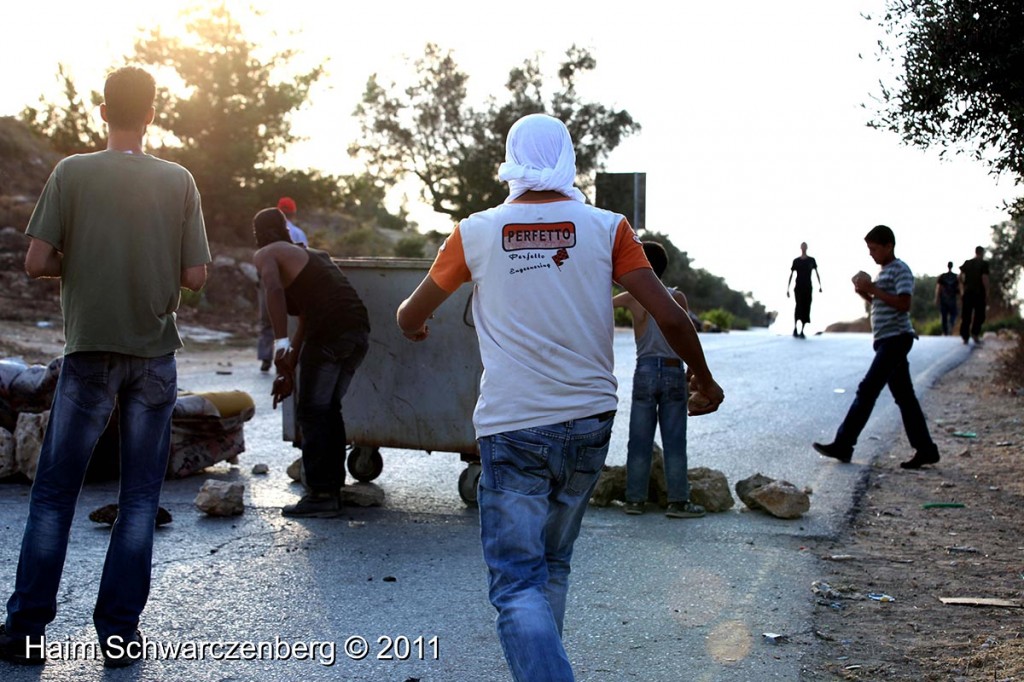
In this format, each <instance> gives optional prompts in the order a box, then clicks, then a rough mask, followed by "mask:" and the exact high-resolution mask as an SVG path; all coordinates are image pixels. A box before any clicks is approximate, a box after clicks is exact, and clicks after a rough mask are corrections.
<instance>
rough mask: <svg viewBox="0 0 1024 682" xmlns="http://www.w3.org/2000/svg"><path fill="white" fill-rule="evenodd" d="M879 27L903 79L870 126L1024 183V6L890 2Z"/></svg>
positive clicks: (886, 57)
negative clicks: (968, 158) (967, 156)
mask: <svg viewBox="0 0 1024 682" xmlns="http://www.w3.org/2000/svg"><path fill="white" fill-rule="evenodd" d="M879 25H880V26H881V27H882V29H883V30H884V31H885V33H886V36H887V39H886V40H884V41H879V47H880V50H881V52H880V53H879V55H878V57H879V60H880V61H882V62H883V63H889V64H891V65H892V66H893V67H895V69H896V71H897V72H898V75H897V76H896V78H895V83H891V84H886V83H884V82H883V83H882V87H881V95H880V98H879V106H878V111H877V113H876V117H875V119H874V121H873V122H872V124H873V125H875V126H876V127H879V128H883V129H887V130H891V131H893V132H895V133H897V134H899V135H900V136H901V137H902V138H903V140H904V142H906V143H908V144H912V145H916V146H920V147H930V146H933V145H935V146H938V147H940V148H941V149H942V153H945V152H946V151H947V150H954V151H957V152H967V153H970V154H971V155H973V156H974V157H975V158H978V159H980V160H982V161H984V162H986V163H988V164H990V165H991V167H992V168H993V169H994V170H995V171H997V172H1000V173H1003V172H1006V173H1012V174H1014V175H1015V176H1016V177H1017V180H1018V181H1020V180H1021V179H1022V178H1024V136H1022V135H1021V131H1024V3H1021V2H1020V0H888V1H887V2H886V11H885V14H884V15H883V16H882V18H881V19H880V21H879Z"/></svg>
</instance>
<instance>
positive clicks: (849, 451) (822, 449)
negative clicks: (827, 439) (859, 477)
mask: <svg viewBox="0 0 1024 682" xmlns="http://www.w3.org/2000/svg"><path fill="white" fill-rule="evenodd" d="M811 447H813V448H814V450H815V451H816V452H817V453H818V454H819V455H825V456H826V457H831V458H832V459H838V460H839V461H840V462H842V463H844V464H848V463H849V462H850V460H851V459H853V448H844V447H843V446H842V445H838V444H836V443H811Z"/></svg>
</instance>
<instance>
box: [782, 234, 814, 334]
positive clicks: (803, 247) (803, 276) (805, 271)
mask: <svg viewBox="0 0 1024 682" xmlns="http://www.w3.org/2000/svg"><path fill="white" fill-rule="evenodd" d="M812 271H813V272H814V275H815V277H817V278H818V293H821V274H820V273H819V272H818V262H817V261H816V260H814V259H813V258H811V257H810V256H808V255H807V242H803V243H801V244H800V255H799V256H797V257H796V258H794V259H793V265H792V266H791V267H790V269H789V281H788V282H786V298H789V287H790V285H791V284H792V283H793V273H796V284H795V285H794V286H793V298H795V299H796V308H795V309H794V311H793V336H795V337H797V338H800V339H803V338H806V337H805V336H804V327H806V326H807V325H808V324H809V323H810V321H811V293H812V291H813V290H814V285H813V284H812V283H811V272H812ZM798 325H799V327H800V329H799V331H797V326H798Z"/></svg>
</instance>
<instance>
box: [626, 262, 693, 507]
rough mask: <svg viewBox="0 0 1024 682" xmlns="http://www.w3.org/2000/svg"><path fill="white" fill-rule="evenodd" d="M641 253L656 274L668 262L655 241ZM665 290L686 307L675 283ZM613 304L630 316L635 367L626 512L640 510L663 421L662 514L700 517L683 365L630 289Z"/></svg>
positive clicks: (685, 308)
mask: <svg viewBox="0 0 1024 682" xmlns="http://www.w3.org/2000/svg"><path fill="white" fill-rule="evenodd" d="M643 247H644V254H645V255H646V256H647V260H648V261H650V263H651V268H653V269H654V274H655V275H657V276H658V278H659V279H660V278H661V276H662V275H663V274H664V273H665V268H667V267H668V253H667V252H666V251H665V247H664V246H662V245H661V244H659V243H658V242H644V243H643ZM668 291H669V293H670V294H672V298H674V299H675V301H676V303H678V304H679V307H681V308H682V309H683V310H689V307H688V306H687V303H686V296H685V295H684V294H683V293H682V292H681V291H679V290H678V289H675V288H670V289H669V290H668ZM612 305H614V306H615V307H616V308H626V309H627V310H629V312H630V313H631V314H632V317H633V335H634V336H635V337H636V370H635V371H634V372H633V406H632V408H631V409H630V411H629V441H628V442H627V444H626V506H625V511H626V513H627V514H634V515H635V514H643V513H644V509H645V503H646V502H647V497H648V488H649V486H650V479H651V459H652V454H653V450H654V429H655V428H656V427H657V426H658V425H659V424H660V425H661V450H662V455H663V459H664V462H665V481H666V486H667V488H668V491H667V492H668V507H667V508H666V510H665V516H668V517H669V518H673V519H688V518H697V517H701V516H704V514H705V510H704V507H702V506H700V505H699V504H694V503H693V502H691V501H690V481H689V479H688V478H687V456H686V410H687V405H686V401H687V400H688V399H689V397H690V395H689V393H690V392H689V387H688V386H687V380H686V367H685V366H684V365H683V361H682V360H681V359H680V357H679V356H678V355H677V354H676V352H675V351H673V350H672V347H671V346H670V345H669V343H668V341H667V340H666V339H665V335H664V334H662V333H661V329H660V328H658V323H657V322H655V321H654V318H652V317H651V315H650V314H649V313H648V312H647V311H646V310H645V309H644V307H643V306H642V305H640V304H639V303H638V302H637V300H636V298H634V297H633V294H631V293H629V292H628V291H623V292H622V293H620V294H617V295H616V296H615V297H614V298H613V299H612Z"/></svg>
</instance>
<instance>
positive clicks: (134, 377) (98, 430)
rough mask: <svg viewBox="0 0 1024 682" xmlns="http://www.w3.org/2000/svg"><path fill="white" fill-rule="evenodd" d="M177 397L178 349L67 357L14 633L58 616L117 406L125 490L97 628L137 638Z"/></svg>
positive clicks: (12, 621)
mask: <svg viewBox="0 0 1024 682" xmlns="http://www.w3.org/2000/svg"><path fill="white" fill-rule="evenodd" d="M176 398H177V369H176V365H175V360H174V354H173V353H172V354H169V355H164V356H161V357H157V358H141V357H136V356H132V355H123V354H120V353H107V352H83V353H72V354H70V355H67V356H65V358H64V363H63V365H62V366H61V371H60V378H59V379H58V380H57V389H56V391H55V393H54V397H53V405H52V407H51V410H50V420H49V423H48V425H47V427H46V435H45V436H44V437H43V445H42V450H41V452H40V454H39V468H38V470H37V471H36V477H35V481H34V482H33V485H32V495H31V498H30V500H29V508H28V522H27V523H26V525H25V535H24V538H23V539H22V543H21V556H20V557H19V559H18V574H17V578H16V579H15V583H14V594H12V595H11V598H10V599H9V600H8V602H7V623H6V625H7V631H8V632H9V633H11V634H12V635H15V636H30V637H38V636H41V635H43V634H44V631H45V629H46V626H47V624H49V623H50V622H51V621H52V620H53V619H54V617H55V615H56V613H57V590H58V588H59V586H60V578H61V573H63V571H64V558H65V556H66V554H67V548H68V534H69V533H70V530H71V521H72V519H73V518H74V515H75V505H76V503H77V501H78V495H79V493H80V492H81V490H82V484H83V482H84V480H85V472H86V469H87V467H88V465H89V458H90V457H91V456H92V451H93V448H94V447H95V446H96V442H97V441H98V440H99V438H100V435H101V434H102V433H103V430H104V428H105V427H106V425H107V422H108V420H109V419H110V415H111V413H112V412H113V410H114V406H115V403H116V405H117V406H118V407H119V408H120V409H119V414H120V422H119V428H120V434H121V487H120V492H119V494H118V498H117V504H118V513H117V521H115V522H114V527H113V528H112V529H111V530H110V541H109V544H108V546H107V557H106V561H105V562H104V564H103V573H102V576H101V578H100V588H99V594H98V596H97V598H96V607H95V609H94V611H93V622H94V623H95V625H96V632H97V634H98V635H99V636H100V640H101V641H103V640H105V639H106V638H108V637H111V636H115V635H119V636H121V637H124V638H126V639H130V638H132V637H133V636H134V634H135V629H136V628H137V627H138V624H139V616H140V615H141V613H142V609H143V608H144V607H145V605H146V601H147V599H148V598H149V583H150V574H151V570H152V558H153V532H154V529H155V528H156V512H157V508H158V504H159V501H160V489H161V488H162V486H163V481H164V476H165V475H166V473H167V458H168V456H169V455H170V449H171V411H172V410H173V409H174V403H175V400H176Z"/></svg>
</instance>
